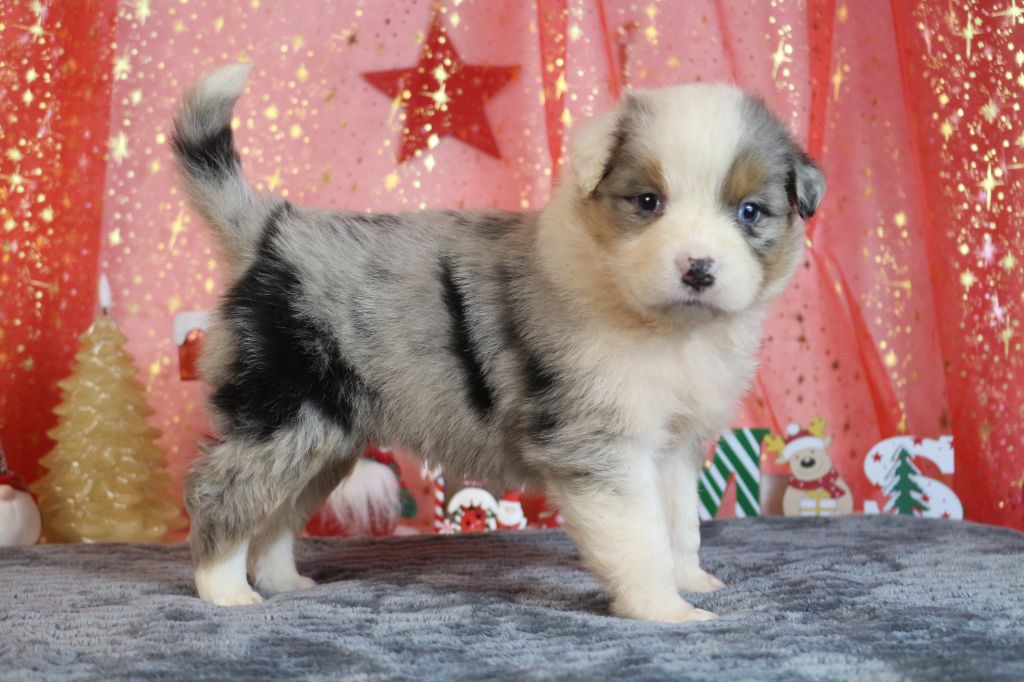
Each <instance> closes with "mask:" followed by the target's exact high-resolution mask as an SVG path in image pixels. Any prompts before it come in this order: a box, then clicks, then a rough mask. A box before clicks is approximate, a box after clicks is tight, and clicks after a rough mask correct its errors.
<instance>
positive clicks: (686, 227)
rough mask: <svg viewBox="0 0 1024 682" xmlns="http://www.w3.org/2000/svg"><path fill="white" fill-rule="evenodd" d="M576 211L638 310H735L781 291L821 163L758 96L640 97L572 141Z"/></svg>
mask: <svg viewBox="0 0 1024 682" xmlns="http://www.w3.org/2000/svg"><path fill="white" fill-rule="evenodd" d="M571 160H572V167H573V175H572V177H573V179H572V180H571V182H574V188H573V189H574V197H575V201H576V202H577V213H578V214H579V215H580V216H581V217H582V219H583V224H584V225H585V228H586V230H587V231H588V232H589V233H590V236H591V237H592V239H593V240H594V242H595V243H596V245H597V247H598V249H599V250H600V252H601V253H602V254H603V256H604V258H603V260H604V263H603V269H604V276H605V277H607V278H608V279H610V280H611V281H610V285H611V286H612V287H614V288H615V290H616V291H617V293H618V294H619V295H620V297H621V298H622V299H623V300H624V301H625V302H626V303H627V305H629V306H630V307H631V308H633V309H634V310H635V311H636V312H638V313H641V314H642V315H644V316H645V317H650V316H651V315H669V316H676V315H681V314H682V315H686V314H690V313H694V312H698V313H700V314H709V313H710V314H717V315H721V314H734V313H738V312H741V311H743V310H746V309H748V308H750V307H751V306H753V305H755V304H758V303H760V302H763V301H766V300H769V299H771V298H772V297H774V296H775V295H777V294H778V293H779V292H781V291H782V288H783V287H784V286H785V283H786V281H787V280H788V279H789V277H790V275H791V274H792V272H793V270H794V268H795V267H796V264H797V263H798V261H799V259H800V255H801V253H802V247H803V240H804V236H803V226H802V222H801V221H798V220H796V217H797V216H800V217H802V218H808V217H810V216H811V215H813V214H814V211H815V209H816V208H817V207H818V203H819V202H820V201H821V197H822V193H823V192H824V189H825V180H824V177H823V175H822V173H821V171H820V170H819V169H818V167H817V166H816V165H815V164H814V163H813V162H812V161H811V160H810V159H809V158H808V157H807V155H806V154H805V153H804V152H803V150H802V149H800V147H799V146H798V145H797V144H796V142H794V140H793V139H792V137H791V136H790V135H789V134H788V133H787V132H786V130H785V128H784V127H783V125H782V124H781V123H780V122H779V120H778V119H777V118H775V116H773V115H772V113H771V112H770V111H769V110H768V109H767V108H766V107H765V105H764V104H763V103H762V102H761V101H760V100H758V99H756V98H754V97H751V96H750V95H747V94H744V93H743V92H742V91H740V90H738V89H736V88H733V87H729V86H720V85H719V86H713V85H684V86H678V87H673V88H666V89H663V90H656V91H649V92H640V93H636V94H633V95H630V96H628V97H626V98H625V99H623V101H622V102H621V103H620V104H619V106H618V107H617V108H616V109H615V110H613V111H610V112H607V113H604V114H601V115H599V116H597V117H596V118H594V119H591V120H590V121H588V122H586V123H585V124H584V126H583V127H582V128H581V129H580V130H579V132H578V134H577V135H576V137H575V138H574V140H573V144H572V148H571Z"/></svg>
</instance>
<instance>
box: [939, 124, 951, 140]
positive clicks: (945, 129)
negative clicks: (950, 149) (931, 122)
mask: <svg viewBox="0 0 1024 682" xmlns="http://www.w3.org/2000/svg"><path fill="white" fill-rule="evenodd" d="M939 132H940V133H942V137H944V138H946V142H949V138H951V137H952V136H953V124H952V123H950V122H949V119H948V118H947V119H946V120H945V121H943V122H942V125H940V126H939Z"/></svg>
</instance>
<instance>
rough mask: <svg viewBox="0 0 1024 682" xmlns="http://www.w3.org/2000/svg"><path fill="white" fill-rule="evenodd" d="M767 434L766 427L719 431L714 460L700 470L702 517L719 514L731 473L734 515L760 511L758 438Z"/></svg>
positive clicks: (709, 517)
mask: <svg viewBox="0 0 1024 682" xmlns="http://www.w3.org/2000/svg"><path fill="white" fill-rule="evenodd" d="M769 433H771V431H770V430H769V429H733V430H731V431H725V432H724V433H722V437H721V438H719V439H718V445H717V446H716V447H715V457H714V459H712V460H711V461H710V462H706V463H705V465H704V469H703V471H701V472H700V481H699V484H698V486H697V496H698V497H699V498H700V518H701V519H702V520H704V521H707V520H708V519H712V518H714V517H715V516H717V515H718V509H719V507H721V505H722V497H723V496H724V495H725V489H726V488H727V487H728V486H729V478H730V477H732V476H734V475H735V477H736V516H737V517H742V516H757V515H758V514H760V513H761V441H763V440H764V439H765V437H766V436H767V435H768V434H769Z"/></svg>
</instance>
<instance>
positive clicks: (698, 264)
mask: <svg viewBox="0 0 1024 682" xmlns="http://www.w3.org/2000/svg"><path fill="white" fill-rule="evenodd" d="M714 272H715V261H714V260H713V259H711V258H691V259H690V269H689V270H687V271H686V273H685V274H684V275H683V284H685V285H686V286H688V287H690V288H691V289H693V290H694V291H700V290H701V289H707V288H708V287H709V286H711V285H712V284H714V283H715V275H714Z"/></svg>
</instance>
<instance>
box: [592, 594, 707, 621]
mask: <svg viewBox="0 0 1024 682" xmlns="http://www.w3.org/2000/svg"><path fill="white" fill-rule="evenodd" d="M612 612H613V613H615V615H617V616H622V617H623V618H633V619H635V620H650V621H657V622H661V623H688V622H690V621H702V620H711V619H713V618H717V617H718V616H716V615H715V614H713V613H711V612H710V611H705V610H704V609H698V608H697V607H696V606H694V605H693V604H691V603H689V602H687V601H685V600H684V599H682V598H681V597H679V596H676V598H675V599H666V600H664V601H663V602H660V603H658V604H648V605H645V606H638V605H635V604H629V603H627V602H625V601H624V600H618V599H617V600H615V601H614V602H613V603H612Z"/></svg>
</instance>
